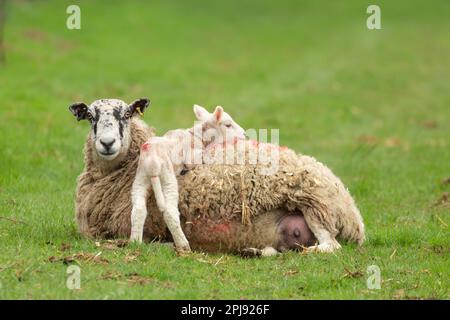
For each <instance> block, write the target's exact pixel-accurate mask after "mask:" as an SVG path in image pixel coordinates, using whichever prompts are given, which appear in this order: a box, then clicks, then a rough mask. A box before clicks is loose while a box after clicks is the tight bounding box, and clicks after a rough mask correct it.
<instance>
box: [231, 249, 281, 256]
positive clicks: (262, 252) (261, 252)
mask: <svg viewBox="0 0 450 320" xmlns="http://www.w3.org/2000/svg"><path fill="white" fill-rule="evenodd" d="M278 253H279V252H278V250H277V249H275V248H273V247H265V248H264V249H257V248H245V249H243V250H241V252H240V254H241V256H243V257H246V258H255V257H271V256H275V255H277V254H278Z"/></svg>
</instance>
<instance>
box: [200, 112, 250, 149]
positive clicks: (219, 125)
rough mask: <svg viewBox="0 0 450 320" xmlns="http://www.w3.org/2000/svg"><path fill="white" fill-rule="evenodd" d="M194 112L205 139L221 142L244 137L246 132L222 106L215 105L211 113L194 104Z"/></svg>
mask: <svg viewBox="0 0 450 320" xmlns="http://www.w3.org/2000/svg"><path fill="white" fill-rule="evenodd" d="M194 113H195V116H196V118H197V120H199V121H200V122H201V123H202V124H203V126H204V128H205V129H204V130H203V137H204V139H205V140H206V141H210V140H211V142H214V143H222V142H225V141H233V140H235V139H245V138H246V133H245V130H244V129H243V128H241V126H240V125H238V124H237V123H236V122H235V121H234V120H233V118H231V116H230V115H229V114H228V113H226V112H225V111H224V110H223V108H222V107H220V106H217V107H216V109H215V110H214V112H213V113H209V112H208V111H207V110H206V109H205V108H203V107H201V106H199V105H194Z"/></svg>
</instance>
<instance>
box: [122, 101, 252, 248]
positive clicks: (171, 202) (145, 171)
mask: <svg viewBox="0 0 450 320" xmlns="http://www.w3.org/2000/svg"><path fill="white" fill-rule="evenodd" d="M194 113H195V115H196V117H197V120H199V122H198V123H197V124H196V125H195V126H194V127H192V128H189V129H185V130H181V129H177V130H171V131H169V132H167V133H166V134H165V135H164V136H163V137H151V138H150V139H149V140H148V141H147V142H145V143H144V144H143V145H142V147H141V154H140V157H139V165H138V168H137V172H136V178H135V180H134V183H133V187H132V190H131V199H132V204H133V209H132V211H131V236H130V240H131V241H138V242H142V233H143V228H144V222H145V218H146V217H147V208H146V202H147V193H148V190H149V188H150V186H151V187H152V188H153V191H154V193H155V199H156V203H157V205H158V209H159V211H161V212H162V213H163V217H164V221H165V222H166V224H167V227H168V228H169V230H170V232H171V234H172V237H173V240H174V243H175V248H176V249H177V250H178V252H179V253H188V252H190V251H191V250H190V247H189V243H188V241H187V239H186V237H185V235H184V233H183V230H182V229H181V225H180V213H179V211H178V184H177V179H176V176H177V175H179V174H180V173H181V171H182V169H183V168H188V169H192V168H193V167H194V165H195V164H201V163H202V154H203V149H204V148H207V147H208V144H209V143H211V142H212V141H215V142H221V143H225V142H227V141H231V140H235V139H245V131H244V129H242V128H241V127H240V126H239V125H238V124H237V123H236V122H235V121H234V120H233V119H232V118H231V117H230V115H229V114H228V113H226V112H224V110H223V108H222V107H220V106H218V107H216V109H215V110H214V112H213V113H212V114H210V113H209V112H208V111H206V109H204V108H203V107H201V106H198V105H194ZM203 136H206V139H203ZM213 138H214V139H213Z"/></svg>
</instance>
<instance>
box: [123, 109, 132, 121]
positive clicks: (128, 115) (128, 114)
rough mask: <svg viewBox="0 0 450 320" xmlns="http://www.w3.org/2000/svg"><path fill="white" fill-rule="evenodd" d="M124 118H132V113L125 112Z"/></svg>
mask: <svg viewBox="0 0 450 320" xmlns="http://www.w3.org/2000/svg"><path fill="white" fill-rule="evenodd" d="M124 118H125V119H128V118H131V112H130V111H127V112H125V116H124Z"/></svg>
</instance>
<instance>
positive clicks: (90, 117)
mask: <svg viewBox="0 0 450 320" xmlns="http://www.w3.org/2000/svg"><path fill="white" fill-rule="evenodd" d="M86 117H87V118H88V120H89V121H91V120H92V119H94V117H93V116H92V113H90V112H88V113H87V114H86Z"/></svg>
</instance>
